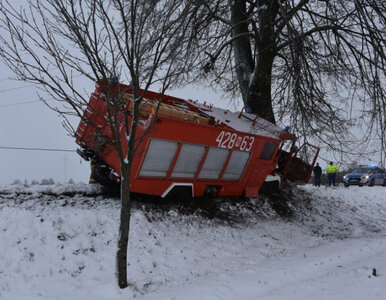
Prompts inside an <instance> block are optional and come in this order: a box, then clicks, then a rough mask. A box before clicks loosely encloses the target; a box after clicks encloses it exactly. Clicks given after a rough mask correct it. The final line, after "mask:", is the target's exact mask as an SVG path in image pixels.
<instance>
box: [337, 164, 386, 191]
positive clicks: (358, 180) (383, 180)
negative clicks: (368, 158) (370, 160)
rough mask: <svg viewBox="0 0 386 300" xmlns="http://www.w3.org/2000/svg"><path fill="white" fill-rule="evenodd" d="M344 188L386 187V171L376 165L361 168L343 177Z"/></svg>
mask: <svg viewBox="0 0 386 300" xmlns="http://www.w3.org/2000/svg"><path fill="white" fill-rule="evenodd" d="M343 184H344V186H346V187H347V186H350V185H359V186H364V185H368V186H374V185H383V186H386V171H385V170H384V169H382V168H379V167H377V166H374V165H368V166H359V167H358V168H355V169H354V170H352V171H351V172H350V173H348V174H346V175H344V176H343Z"/></svg>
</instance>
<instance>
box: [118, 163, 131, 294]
mask: <svg viewBox="0 0 386 300" xmlns="http://www.w3.org/2000/svg"><path fill="white" fill-rule="evenodd" d="M121 169H122V177H121V178H122V181H121V220H120V227H119V240H118V251H117V277H118V284H119V287H120V288H125V287H127V285H128V283H127V247H128V241H129V230H130V217H131V199H130V172H129V171H130V167H129V166H128V165H127V164H124V165H123V167H121Z"/></svg>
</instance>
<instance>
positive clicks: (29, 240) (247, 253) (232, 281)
mask: <svg viewBox="0 0 386 300" xmlns="http://www.w3.org/2000/svg"><path fill="white" fill-rule="evenodd" d="M0 190H1V191H2V192H0V241H1V243H0V257H1V260H0V299H69V298H71V299H89V298H94V299H131V298H134V297H136V298H141V299H142V298H144V299H173V298H174V299H197V298H198V296H200V298H201V299H235V298H238V299H306V298H309V297H310V296H311V295H312V297H313V298H315V299H346V298H350V299H363V298H364V296H366V297H367V298H368V299H372V297H374V298H375V297H377V298H381V299H382V298H384V297H385V296H386V291H383V286H384V285H385V283H386V275H385V274H386V251H385V250H386V237H385V236H386V235H385V232H386V231H385V226H386V218H385V216H386V197H385V196H384V194H385V192H386V189H385V188H384V187H374V188H367V187H364V188H359V187H350V188H349V189H345V188H343V187H342V188H337V189H328V188H324V187H323V188H320V189H316V188H314V187H312V186H309V185H307V186H303V187H299V189H296V190H295V193H296V196H297V198H298V201H296V202H294V203H292V206H291V209H292V211H293V214H292V216H291V217H287V218H283V217H280V216H278V215H277V214H276V213H275V212H274V211H273V210H272V209H270V207H269V205H268V204H267V203H266V202H264V201H261V200H257V199H252V200H250V201H248V202H246V203H234V202H226V203H224V205H223V206H222V207H221V209H222V210H223V211H224V213H227V214H230V215H232V214H234V215H236V216H237V218H235V219H232V221H229V220H226V219H225V220H221V219H217V218H207V217H203V216H202V214H199V213H182V212H181V211H180V210H178V209H176V208H173V207H170V208H169V209H165V208H162V209H154V208H151V209H150V208H149V206H147V205H146V204H144V205H141V204H138V205H136V208H135V209H134V210H133V214H132V223H131V228H132V229H131V236H130V249H129V263H130V265H129V267H128V272H129V278H131V282H130V288H128V289H125V290H123V291H122V290H119V289H118V288H117V287H116V283H115V277H114V267H115V256H114V255H115V250H116V239H117V235H116V233H117V231H118V230H117V229H118V216H119V201H117V200H114V199H105V198H103V197H101V196H95V195H96V194H97V192H98V191H95V190H91V189H90V187H89V186H88V185H72V186H54V187H44V188H42V187H32V188H24V187H13V186H12V187H10V186H7V187H2V188H1V189H0ZM66 195H68V196H66ZM372 268H376V269H377V270H378V276H377V277H374V276H371V271H372ZM315 293H318V294H317V295H315Z"/></svg>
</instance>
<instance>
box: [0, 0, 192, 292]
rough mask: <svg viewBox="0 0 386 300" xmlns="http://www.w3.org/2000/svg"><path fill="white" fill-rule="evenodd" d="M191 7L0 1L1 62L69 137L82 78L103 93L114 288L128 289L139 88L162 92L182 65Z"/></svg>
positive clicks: (111, 0) (79, 113)
mask: <svg viewBox="0 0 386 300" xmlns="http://www.w3.org/2000/svg"><path fill="white" fill-rule="evenodd" d="M191 9H192V6H191V4H189V3H185V2H182V1H177V0H171V1H141V0H130V1H123V0H122V1H121V0H107V1H106V0H83V1H73V0H64V1H56V0H44V1H43V0H28V1H26V4H25V5H23V6H22V7H20V8H14V7H13V6H12V3H11V2H10V1H3V2H2V3H1V4H0V16H1V30H2V35H1V38H0V39H1V42H2V46H1V48H0V55H1V57H2V59H3V60H4V62H5V63H6V64H7V65H8V66H9V67H10V68H11V69H12V70H13V72H14V73H15V74H16V75H17V76H18V79H20V80H23V81H26V82H31V83H35V84H37V86H38V87H39V88H40V89H41V92H40V93H39V97H40V99H41V100H42V101H44V102H45V103H46V104H47V105H48V106H49V107H50V108H51V109H53V110H54V111H56V112H57V113H59V114H60V115H61V116H62V117H63V120H64V123H63V124H64V126H65V128H66V129H67V130H68V131H69V132H70V133H71V134H74V133H75V130H74V128H73V126H72V123H71V120H72V119H71V118H72V117H73V116H75V117H77V118H83V116H84V112H85V109H86V108H87V104H88V100H89V95H87V94H88V93H86V92H84V85H85V84H86V83H85V82H84V80H83V81H82V78H88V79H89V81H91V82H97V81H98V82H99V83H100V84H102V86H103V88H104V94H105V97H106V103H109V107H110V108H109V109H107V113H108V115H107V117H106V122H107V123H108V124H109V126H110V131H111V135H110V136H106V135H105V136H104V138H105V139H106V143H109V144H110V145H112V146H113V147H114V149H115V151H117V152H118V154H119V159H120V166H121V174H122V176H121V178H122V180H121V203H122V205H121V215H120V229H119V241H118V251H117V279H118V284H119V286H120V287H121V288H124V287H126V286H127V285H128V283H127V269H126V267H127V246H128V238H129V228H130V210H131V198H130V170H131V163H132V159H133V156H134V155H135V150H136V147H137V146H138V143H139V142H140V141H141V138H142V137H141V136H137V135H136V129H137V120H138V114H139V105H140V103H141V101H142V99H143V95H144V92H141V90H140V88H142V89H144V90H145V91H146V90H147V89H148V88H149V87H150V86H152V85H154V84H157V86H158V87H159V89H160V92H161V94H163V93H164V91H165V90H166V89H167V88H168V87H169V85H170V83H171V82H176V81H177V80H178V78H179V76H180V75H181V74H182V73H183V70H184V68H185V67H187V65H185V64H183V63H184V60H183V57H185V55H186V54H185V53H183V52H182V51H183V49H184V48H183V47H182V46H181V45H182V43H184V42H185V35H186V32H187V28H188V26H187V25H188V23H189V16H190V14H191ZM115 78H120V80H125V79H126V80H127V81H128V82H130V84H131V87H132V89H133V102H134V104H133V109H132V111H131V112H129V113H128V112H127V105H128V104H127V101H125V98H124V95H123V94H124V93H123V91H121V90H120V89H119V85H118V88H117V85H116V79H115ZM79 80H80V81H81V83H79V82H78V81H79ZM87 84H90V82H88V83H87ZM83 121H85V122H90V120H87V119H83ZM122 128H123V129H122ZM122 130H124V134H122ZM125 149H127V151H125Z"/></svg>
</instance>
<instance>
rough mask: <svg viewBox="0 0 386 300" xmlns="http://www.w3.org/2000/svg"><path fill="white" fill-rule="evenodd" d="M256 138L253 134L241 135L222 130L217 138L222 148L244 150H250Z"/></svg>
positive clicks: (218, 144)
mask: <svg viewBox="0 0 386 300" xmlns="http://www.w3.org/2000/svg"><path fill="white" fill-rule="evenodd" d="M254 141H255V138H254V137H253V136H248V135H246V136H244V137H242V136H239V135H238V134H237V133H231V132H228V131H221V132H220V134H219V135H218V137H217V138H216V142H217V146H218V147H220V148H228V149H232V148H239V149H240V150H242V151H244V150H245V151H250V150H251V149H252V146H253V142H254Z"/></svg>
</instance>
